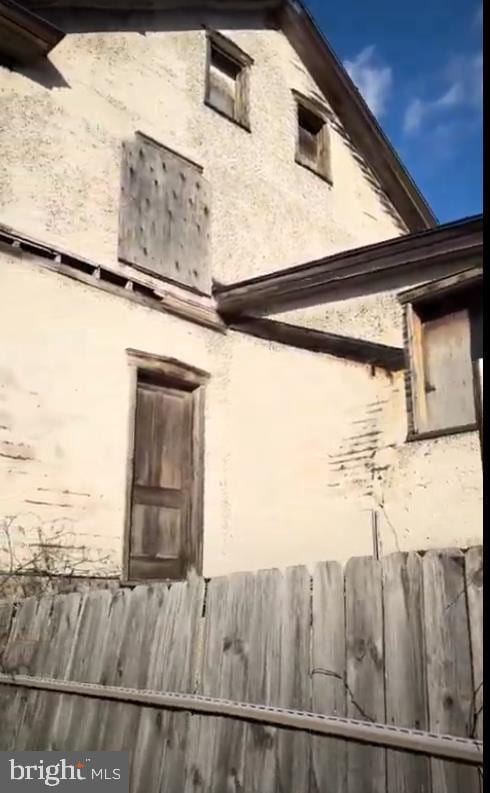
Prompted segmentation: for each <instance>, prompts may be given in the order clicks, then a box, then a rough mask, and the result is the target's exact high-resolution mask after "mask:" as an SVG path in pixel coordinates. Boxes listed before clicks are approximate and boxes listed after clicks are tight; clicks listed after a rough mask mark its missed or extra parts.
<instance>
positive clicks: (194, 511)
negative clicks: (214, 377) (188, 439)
mask: <svg viewBox="0 0 490 793" xmlns="http://www.w3.org/2000/svg"><path fill="white" fill-rule="evenodd" d="M126 355H127V357H128V362H129V365H130V369H131V392H130V395H131V401H130V410H129V417H128V419H129V427H128V429H129V444H128V460H127V479H126V508H125V520H124V538H123V570H122V576H121V583H122V584H125V585H128V586H133V585H136V584H139V583H141V582H142V581H144V583H149V582H150V579H148V578H145V579H138V580H134V579H130V578H129V564H130V544H131V523H132V506H133V480H134V454H135V435H136V432H135V431H136V403H137V393H138V375H139V376H140V377H141V375H145V374H146V375H148V374H152V375H155V376H157V377H158V380H159V381H160V382H161V385H162V386H169V387H171V388H180V389H182V390H183V391H187V392H190V393H192V394H193V396H194V406H193V430H192V447H193V471H194V476H193V492H192V499H191V518H190V520H191V525H192V532H193V534H194V536H195V537H198V538H199V542H198V548H197V556H196V558H195V560H194V561H195V565H194V569H195V572H196V573H197V574H198V575H202V552H203V522H204V506H203V505H204V387H205V384H206V383H207V381H208V380H209V378H210V374H209V373H208V372H206V371H204V370H202V369H199V368H197V367H195V366H191V365H190V364H186V363H183V362H182V361H178V360H177V359H175V358H168V357H165V356H159V355H152V354H150V353H147V352H143V351H141V350H135V349H132V348H128V349H126ZM153 580H157V581H158V582H159V583H162V579H153ZM168 583H175V579H168Z"/></svg>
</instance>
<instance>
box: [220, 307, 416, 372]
mask: <svg viewBox="0 0 490 793" xmlns="http://www.w3.org/2000/svg"><path fill="white" fill-rule="evenodd" d="M229 327H230V328H231V330H236V331H239V332H241V333H246V334H248V335H249V336H255V337H256V338H259V339H266V340H267V341H274V342H277V343H278V344H285V345H287V346H288V347H295V348H297V349H300V350H309V351H310V352H317V353H324V354H325V355H333V356H335V357H336V358H344V359H346V360H350V361H356V362H357V363H364V364H369V365H371V366H378V367H380V368H382V369H386V370H387V371H390V372H397V371H400V370H402V369H405V353H404V351H403V350H402V349H401V348H400V347H390V346H389V345H386V344H376V343H375V342H372V341H365V340H364V339H355V338H351V337H350V336H339V335H337V334H334V333H324V332H323V331H320V330H314V329H313V328H303V327H300V326H298V325H289V324H288V323H286V322H277V321H276V320H273V319H257V318H254V317H247V318H241V319H240V320H237V321H235V322H232V323H231V324H230V325H229Z"/></svg>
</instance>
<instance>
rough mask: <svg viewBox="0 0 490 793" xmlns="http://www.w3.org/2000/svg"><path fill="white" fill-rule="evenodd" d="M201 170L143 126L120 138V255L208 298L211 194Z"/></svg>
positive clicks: (156, 274)
mask: <svg viewBox="0 0 490 793" xmlns="http://www.w3.org/2000/svg"><path fill="white" fill-rule="evenodd" d="M203 172H204V169H203V167H202V166H201V165H200V164H198V163H196V162H195V161H193V160H192V159H190V158H189V157H187V156H185V155H182V154H181V153H180V152H177V151H176V150H175V149H172V148H171V147H169V146H166V145H165V144H162V143H161V142H160V141H158V140H156V139H155V138H153V137H151V136H150V135H148V134H146V133H144V132H142V131H141V130H137V131H136V132H135V134H134V138H133V139H131V138H128V139H126V140H124V141H123V142H122V161H121V188H120V190H121V194H120V195H121V198H120V206H119V233H118V259H119V261H120V262H124V263H125V264H127V265H130V266H131V267H134V268H135V269H136V270H138V271H141V272H143V273H145V274H147V275H150V276H152V277H154V278H156V279H158V280H160V281H162V282H163V283H168V284H171V285H174V286H176V287H177V288H179V289H181V290H185V291H186V292H187V293H188V294H189V296H190V297H191V296H192V295H193V294H197V295H198V296H199V297H203V298H206V297H209V296H210V292H211V273H210V251H209V238H210V231H209V224H210V212H211V210H210V198H211V197H210V185H209V182H208V181H207V180H206V179H205V178H204V177H203ZM179 174H180V178H179ZM187 199H189V200H187ZM191 199H192V200H191ZM167 213H168V214H167Z"/></svg>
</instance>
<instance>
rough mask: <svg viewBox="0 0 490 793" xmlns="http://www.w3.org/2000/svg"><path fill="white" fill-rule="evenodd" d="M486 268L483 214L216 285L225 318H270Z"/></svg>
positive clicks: (215, 288)
mask: <svg viewBox="0 0 490 793" xmlns="http://www.w3.org/2000/svg"><path fill="white" fill-rule="evenodd" d="M475 263H476V264H477V266H481V267H483V215H475V216H472V217H469V218H463V219H461V220H456V221H453V222H451V223H446V224H444V225H441V226H437V228H433V229H426V230H425V231H422V232H420V231H419V232H413V233H412V234H405V235H404V236H401V237H395V238H393V239H391V240H384V241H383V242H376V243H372V244H371V245H365V246H362V247H360V248H352V249H350V250H347V251H341V252H339V253H334V254H332V255H330V256H327V257H325V258H323V259H318V260H317V261H314V262H307V263H306V264H299V265H295V266H294V267H288V268H287V269H281V270H276V271H274V272H271V273H267V274H266V275H259V276H255V277H254V278H248V279H246V280H244V281H238V282H236V283H233V284H217V283H215V285H214V289H213V292H214V295H215V298H216V302H217V305H218V311H219V313H220V314H221V315H222V316H226V317H228V318H229V317H235V318H236V317H239V316H267V315H271V314H280V313H283V312H287V311H292V310H295V309H298V308H305V307H307V306H313V305H322V304H324V303H327V302H328V301H329V300H345V299H347V298H349V297H357V296H360V295H366V294H373V293H378V292H383V291H387V290H390V289H399V288H400V287H401V286H402V284H404V283H405V284H406V285H407V286H408V285H409V284H413V283H417V282H418V283H421V282H424V283H425V282H428V281H432V280H434V279H435V278H440V277H442V276H450V275H454V274H456V273H460V272H461V271H462V270H463V269H467V268H469V267H473V266H475Z"/></svg>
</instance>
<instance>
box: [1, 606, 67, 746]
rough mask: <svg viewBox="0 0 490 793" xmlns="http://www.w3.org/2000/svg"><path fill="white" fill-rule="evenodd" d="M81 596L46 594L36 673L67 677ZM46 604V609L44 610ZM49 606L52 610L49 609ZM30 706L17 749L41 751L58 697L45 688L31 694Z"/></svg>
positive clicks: (46, 675)
mask: <svg viewBox="0 0 490 793" xmlns="http://www.w3.org/2000/svg"><path fill="white" fill-rule="evenodd" d="M81 600H82V596H81V595H80V594H79V593H72V594H68V595H56V596H54V597H43V598H42V599H41V601H40V602H39V608H38V615H39V613H43V619H42V621H41V625H40V635H41V637H42V638H41V641H40V643H39V646H38V652H37V653H36V660H35V663H36V667H35V672H33V673H34V674H36V675H39V676H43V677H53V678H64V677H65V670H66V665H67V662H68V658H69V657H70V649H71V645H72V642H73V640H74V636H75V627H76V623H77V619H78V613H79V608H80V603H81ZM43 604H44V609H43ZM46 606H49V612H47V611H46ZM29 700H30V707H29V708H26V711H25V713H24V716H23V719H22V722H21V724H20V726H19V735H18V738H17V748H18V749H19V750H24V749H25V750H36V749H37V750H42V749H45V748H46V739H47V736H48V735H49V734H50V732H51V728H52V724H53V719H54V716H55V713H56V706H57V702H58V698H57V697H53V695H52V694H50V693H48V692H44V691H38V692H36V691H31V692H30V693H29Z"/></svg>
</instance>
